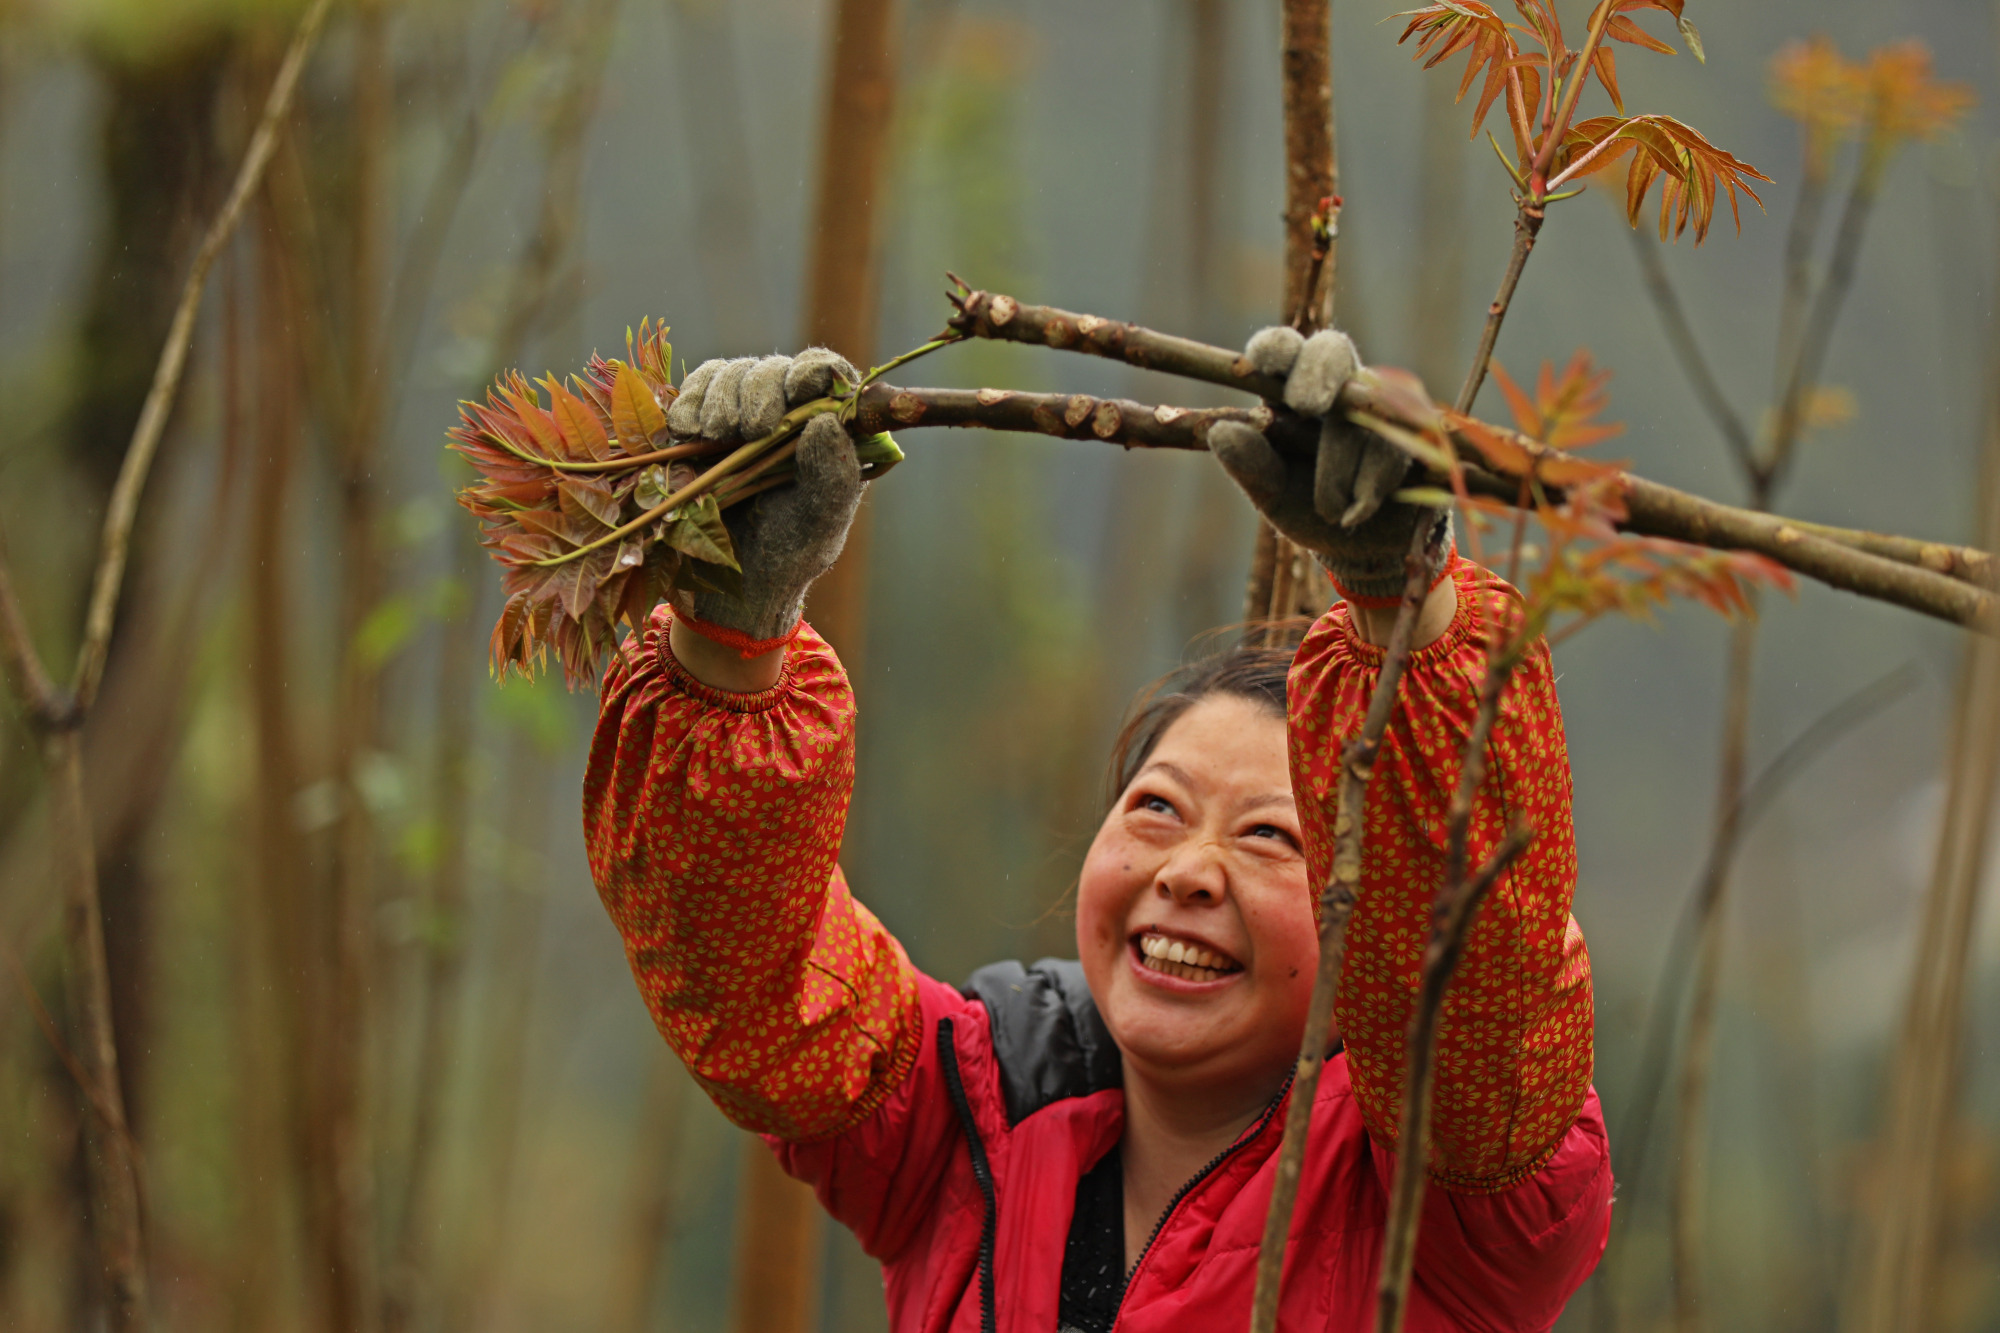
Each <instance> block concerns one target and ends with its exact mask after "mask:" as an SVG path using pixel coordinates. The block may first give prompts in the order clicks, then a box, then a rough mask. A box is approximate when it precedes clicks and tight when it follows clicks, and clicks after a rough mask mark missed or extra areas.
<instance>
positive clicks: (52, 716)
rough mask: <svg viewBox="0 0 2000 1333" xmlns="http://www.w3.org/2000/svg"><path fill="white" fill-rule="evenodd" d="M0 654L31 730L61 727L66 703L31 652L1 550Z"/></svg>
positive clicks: (25, 624)
mask: <svg viewBox="0 0 2000 1333" xmlns="http://www.w3.org/2000/svg"><path fill="white" fill-rule="evenodd" d="M0 654H4V655H5V659H6V667H7V675H8V677H9V678H10V679H11V680H12V681H13V685H14V692H15V694H16V695H17V696H18V697H19V698H20V700H21V703H22V704H23V706H24V707H26V709H27V711H28V716H29V719H30V721H32V723H33V724H34V726H35V729H36V730H37V731H44V732H46V731H50V730H53V729H55V728H56V727H59V726H62V725H63V724H64V722H65V721H66V720H67V719H68V717H69V714H70V711H71V710H70V705H69V701H68V700H67V699H66V698H64V697H63V695H62V693H61V692H60V691H59V690H57V688H56V683H55V682H54V681H52V680H50V679H49V673H48V670H47V668H45V667H44V666H43V665H42V659H41V656H40V654H38V653H36V651H35V642H34V639H33V637H32V636H30V635H29V633H28V621H27V617H26V616H24V615H23V614H22V613H21V601H20V598H18V597H17V596H15V594H14V576H13V574H12V573H11V572H9V569H8V564H7V554H6V552H5V551H4V550H0Z"/></svg>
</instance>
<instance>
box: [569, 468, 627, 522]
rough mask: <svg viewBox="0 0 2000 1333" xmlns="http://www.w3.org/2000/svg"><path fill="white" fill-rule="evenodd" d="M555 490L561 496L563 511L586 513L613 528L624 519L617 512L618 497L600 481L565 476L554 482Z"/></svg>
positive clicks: (580, 514)
mask: <svg viewBox="0 0 2000 1333" xmlns="http://www.w3.org/2000/svg"><path fill="white" fill-rule="evenodd" d="M556 490H557V492H558V493H559V494H560V495H561V497H562V501H563V506H562V507H563V512H564V513H567V514H572V515H576V516H579V517H580V516H582V515H588V516H590V517H591V518H594V519H596V520H597V521H598V522H599V523H602V524H603V525H604V526H605V527H607V528H615V527H617V526H618V525H619V524H620V523H622V522H623V521H624V519H623V518H622V517H621V516H620V514H619V509H620V506H619V503H618V497H617V496H616V495H614V494H612V492H611V488H610V487H609V486H606V485H605V484H604V483H603V482H601V481H597V480H595V479H594V478H590V477H584V476H567V477H564V478H563V479H562V480H561V481H559V482H557V483H556Z"/></svg>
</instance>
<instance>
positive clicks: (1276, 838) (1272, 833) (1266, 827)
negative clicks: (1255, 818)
mask: <svg viewBox="0 0 2000 1333" xmlns="http://www.w3.org/2000/svg"><path fill="white" fill-rule="evenodd" d="M1245 836H1247V837H1252V838H1264V839H1267V840H1269V841H1271V842H1276V843H1281V844H1283V845H1284V846H1285V847H1286V848H1288V849H1290V850H1292V851H1295V852H1296V851H1299V850H1300V847H1299V840H1298V839H1297V838H1296V837H1294V836H1293V835H1292V833H1291V831H1290V830H1289V829H1285V828H1280V827H1279V826H1278V825H1276V824H1257V825H1254V826H1253V827H1251V828H1250V829H1249V830H1248V832H1247V833H1246V835H1245Z"/></svg>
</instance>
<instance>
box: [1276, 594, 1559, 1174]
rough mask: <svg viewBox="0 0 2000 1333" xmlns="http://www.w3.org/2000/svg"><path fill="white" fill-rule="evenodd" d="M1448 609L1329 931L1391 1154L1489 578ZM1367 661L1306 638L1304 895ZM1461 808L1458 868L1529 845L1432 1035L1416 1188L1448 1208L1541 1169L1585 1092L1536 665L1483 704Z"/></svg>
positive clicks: (1331, 639)
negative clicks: (1348, 899)
mask: <svg viewBox="0 0 2000 1333" xmlns="http://www.w3.org/2000/svg"><path fill="white" fill-rule="evenodd" d="M1450 577H1451V578H1452V580H1453V582H1454V583H1455V584H1456V588H1457V593H1458V598H1457V601H1458V609H1457V612H1456V614H1455V615H1454V616H1453V617H1452V620H1451V622H1450V624H1449V626H1448V627H1446V628H1445V630H1444V632H1443V634H1441V635H1440V636H1439V637H1438V638H1437V639H1436V640H1435V641H1433V642H1431V643H1429V644H1427V645H1425V646H1424V647H1422V648H1419V649H1417V650H1416V652H1415V653H1414V654H1412V657H1411V661H1410V666H1409V670H1408V671H1407V673H1406V674H1405V675H1404V677H1403V685H1402V690H1401V694H1400V697H1399V701H1398V704H1397V707H1396V710H1395V712H1394V713H1392V714H1391V715H1390V722H1389V729H1388V732H1387V733H1386V735H1385V736H1384V738H1383V745H1382V751H1381V754H1380V756H1379V758H1378V759H1377V761H1376V764H1375V777H1374V780H1373V781H1372V782H1371V783H1370V784H1369V788H1368V813H1367V829H1366V834H1365V837H1364V841H1363V844H1362V868H1361V888H1360V893H1359V896H1358V898H1357V900H1356V903H1355V910H1354V916H1353V918H1352V920H1351V921H1350V922H1349V923H1348V927H1347V957H1346V962H1345V965H1344V967H1343V970H1342V973H1341V986H1340V991H1339V995H1338V998H1337V1002H1336V1005H1335V1010H1334V1016H1335V1020H1336V1022H1337V1023H1338V1025H1339V1029H1340V1033H1341V1037H1342V1040H1343V1041H1344V1042H1345V1044H1346V1049H1347V1063H1348V1068H1349V1070H1350V1072H1351V1075H1352V1078H1353V1083H1354V1093H1355V1097H1356V1099H1357V1100H1358V1101H1359V1103H1360V1105H1361V1110H1362V1115H1363V1118H1364V1120H1365V1121H1366V1123H1367V1125H1368V1130H1369V1134H1370V1136H1371V1137H1372V1138H1373V1139H1374V1140H1375V1141H1376V1142H1377V1143H1378V1144H1380V1145H1382V1146H1384V1147H1388V1148H1392V1149H1393V1148H1398V1147H1400V1146H1401V1145H1399V1144H1398V1143H1397V1142H1396V1134H1397V1129H1398V1126H1399V1125H1400V1123H1401V1119H1400V1118H1401V1110H1402V1092H1403V1068H1404V1061H1405V1039H1406V1036H1407V1033H1408V1031H1409V1021H1410V1013H1411V1009H1412V1006H1413V1004H1414V1001H1415V994H1416V989H1417V977H1418V973H1419V972H1420V971H1421V968H1422V958H1423V951H1424V945H1425V942H1426V940H1427V939H1428V938H1429V934H1430V907H1431V902H1432V899H1433V897H1434V895H1435V894H1436V891H1437V888H1438V885H1439V884H1440V883H1441V882H1442V880H1443V878H1444V861H1445V837H1446V834H1445V825H1446V813H1447V810H1448V808H1449V806H1450V803H1451V799H1452V794H1453V792H1454V791H1455V790H1456V789H1457V786H1458V779H1459V773H1460V771H1461V757H1462V754H1463V749H1464V744H1465V739H1466V737H1467V736H1468V735H1469V734H1470V733H1471V730H1472V724H1473V718H1474V714H1475V712H1476V709H1477V707H1478V695H1479V685H1480V681H1481V678H1482V677H1483V675H1484V671H1485V656H1484V644H1485V640H1486V636H1487V635H1488V633H1490V632H1492V630H1493V627H1494V625H1495V623H1496V619H1497V616H1496V612H1497V611H1498V608H1499V603H1500V602H1501V601H1502V600H1504V599H1505V598H1507V597H1509V596H1511V595H1512V593H1511V590H1510V589H1508V588H1507V587H1506V585H1505V584H1503V583H1501V582H1500V580H1499V579H1498V578H1496V577H1495V576H1494V575H1492V574H1490V573H1488V572H1486V571H1485V570H1482V569H1480V568H1479V567H1478V566H1476V565H1474V564H1472V563H1470V562H1469V561H1464V560H1454V561H1453V563H1452V565H1451V568H1450ZM1381 664H1382V650H1381V649H1380V648H1378V647H1376V646H1374V645H1372V644H1369V643H1366V642H1364V641H1363V640H1362V638H1361V636H1360V635H1359V634H1357V633H1356V632H1355V630H1354V627H1353V625H1352V623H1351V621H1350V618H1349V616H1348V614H1347V612H1346V609H1345V608H1339V609H1336V611H1334V612H1333V613H1330V614H1329V615H1328V616H1326V617H1325V618H1323V619H1322V620H1321V621H1320V623H1319V624H1318V625H1317V626H1315V627H1314V629H1313V631H1312V633H1311V634H1309V635H1308V636H1307V638H1306V641H1305V643H1304V644H1303V645H1301V647H1300V650H1299V656H1298V661H1297V663H1296V664H1295V666H1294V667H1293V670H1292V678H1291V689H1290V712H1291V720H1290V731H1291V751H1292V754H1291V759H1292V784H1293V790H1294V793H1295V795H1296V796H1297V798H1298V801H1299V814H1300V817H1301V820H1302V822H1303V830H1304V833H1305V841H1306V857H1307V861H1308V864H1309V865H1310V866H1311V873H1312V874H1313V876H1314V879H1315V882H1318V883H1324V882H1325V880H1326V877H1327V875H1328V874H1329V872H1330V870H1331V868H1332V864H1333V827H1334V815H1335V812H1336V806H1337V800H1336V796H1337V792H1338V786H1339V766H1340V752H1341V748H1342V747H1343V746H1344V745H1345V744H1346V742H1347V741H1348V740H1349V739H1351V738H1352V737H1353V736H1354V735H1355V734H1356V733H1358V732H1359V731H1360V729H1361V721H1362V717H1363V715H1364V714H1365V713H1366V711H1367V708H1368V701H1369V698H1370V696H1371V695H1372V694H1373V692H1374V688H1375V680H1376V678H1377V676H1378V675H1379V674H1380V671H1381ZM1488 758H1489V761H1490V762H1489V767H1488V772H1487V776H1486V781H1485V783H1484V784H1483V785H1482V786H1481V787H1480V789H1479V791H1478V794H1477V796H1476V798H1475V804H1474V812H1473V819H1472V826H1471V838H1470V851H1471V859H1472V863H1473V864H1475V865H1477V864H1479V863H1481V862H1483V861H1484V860H1485V859H1486V858H1487V857H1488V856H1489V855H1490V854H1491V853H1492V851H1493V849H1494V848H1495V847H1496V846H1497V845H1498V843H1499V841H1500V839H1501V838H1502V836H1503V835H1504V834H1505V832H1506V830H1507V827H1508V825H1509V824H1510V823H1511V822H1512V821H1515V820H1525V821H1526V822H1527V823H1528V824H1529V825H1530V826H1532V827H1533V829H1534V831H1535V837H1534V841H1533V843H1531V844H1530V845H1529V848H1528V850H1527V852H1526V853H1525V854H1524V855H1523V856H1522V857H1521V858H1520V859H1519V860H1518V861H1516V862H1515V863H1514V865H1513V866H1512V868H1510V869H1509V870H1508V872H1507V873H1506V874H1504V875H1503V876H1502V877H1501V878H1500V880H1499V882H1498V883H1497V884H1496V885H1495V886H1494V888H1493V891H1492V893H1491V894H1490V895H1489V896H1488V897H1487V900H1486V904H1485V906H1484V908H1483V909H1482V910H1481V912H1480V916H1479V921H1478V924H1477V925H1476V926H1475V927H1474V929H1473V933H1472V938H1471V941H1470V943H1469V945H1468V947H1467V950H1466V955H1465V960H1464V962H1463V964H1462V965H1461V966H1460V968H1459V971H1458V974H1457V976H1456V977H1455V978H1454V980H1453V983H1452V988H1451V990H1450V992H1449V993H1448V994H1447V996H1446V999H1445V1006H1444V1010H1443V1013H1442V1015H1441V1017H1440V1025H1439V1034H1438V1050H1437V1069H1438V1082H1437V1092H1436V1100H1435V1102H1434V1111H1433V1127H1432V1131H1431V1162H1430V1166H1431V1173H1432V1177H1433V1178H1434V1179H1435V1180H1436V1181H1437V1182H1438V1183H1439V1184H1441V1185H1444V1186H1445V1187H1446V1188H1448V1189H1453V1190H1460V1191H1467V1192H1483V1191H1492V1190H1500V1189H1505V1188H1507V1187H1509V1186H1511V1185H1513V1184H1515V1183H1517V1182H1518V1181H1520V1180H1521V1179H1523V1178H1524V1177H1526V1176H1528V1175H1530V1174H1532V1173H1533V1172H1534V1171H1535V1170H1536V1169H1537V1168H1539V1167H1540V1166H1541V1165H1542V1164H1543V1163H1544V1162H1546V1161H1547V1160H1548V1158H1549V1157H1550V1155H1551V1154H1553V1153H1554V1152H1555V1150H1556V1148H1557V1146H1558V1145H1559V1144H1560V1143H1561V1142H1562V1140H1563V1138H1564V1136H1565V1135H1566V1134H1567V1133H1568V1131H1569V1129H1570V1127H1571V1125H1572V1123H1574V1121H1575V1120H1576V1116H1577V1113H1578V1111H1579V1110H1581V1109H1582V1107H1583V1104H1584V1100H1585V1098H1586V1096H1587V1095H1588V1093H1589V1089H1590V1072H1591V992H1590V963H1589V958H1588V955H1587V954H1586V953H1585V951H1584V945H1583V935H1582V933H1581V932H1580V931H1579V930H1578V929H1577V927H1576V922H1575V920H1574V919H1573V918H1572V917H1571V916H1570V903H1571V899H1572V897H1573V895H1574V893H1575V889H1576V841H1575V833H1574V830H1573V827H1572V825H1571V821H1570V772H1569V756H1568V751H1567V748H1566V746H1565V743H1564V739H1563V729H1562V711H1561V709H1560V707H1559V706H1558V704H1557V702H1556V694H1555V682H1554V678H1553V674H1552V672H1551V669H1550V663H1549V654H1548V649H1547V648H1546V646H1542V645H1538V646H1537V647H1536V649H1535V651H1534V652H1533V653H1532V654H1531V655H1530V656H1529V658H1528V660H1527V661H1526V662H1525V663H1523V664H1522V666H1521V667H1520V669H1519V670H1518V671H1517V672H1516V673H1515V676H1514V679H1513V682H1512V683H1511V684H1510V686H1509V687H1508V690H1507V693H1506V694H1505V695H1504V696H1503V697H1502V700H1501V707H1500V714H1499V717H1498V719H1497V720H1496V722H1495V725H1494V729H1493V736H1492V740H1491V742H1490V746H1489V754H1488Z"/></svg>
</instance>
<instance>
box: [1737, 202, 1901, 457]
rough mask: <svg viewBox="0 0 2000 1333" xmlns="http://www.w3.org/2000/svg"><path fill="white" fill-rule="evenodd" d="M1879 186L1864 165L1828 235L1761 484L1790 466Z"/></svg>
mask: <svg viewBox="0 0 2000 1333" xmlns="http://www.w3.org/2000/svg"><path fill="white" fill-rule="evenodd" d="M1878 187H1879V178H1878V174H1877V169H1875V168H1873V167H1871V166H1864V167H1863V168H1862V171H1861V175H1860V177H1859V178H1858V179H1857V180H1856V181H1855V183H1854V191H1853V193H1852V194H1850V195H1849V196H1848V199H1847V207H1846V209H1845V210H1843V212H1842V214H1841V218H1840V231H1839V232H1838V233H1837V235H1836V237H1835V239H1834V245H1833V258H1832V260H1831V262H1830V263H1829V264H1828V266H1827V274H1826V282H1825V283H1824V285H1822V286H1821V287H1820V289H1819V297H1818V299H1817V300H1815V301H1814V302H1813V306H1812V315H1811V317H1810V318H1809V319H1808V320H1807V322H1806V326H1805V328H1804V329H1803V330H1802V331H1801V332H1800V334H1799V339H1798V355H1797V358H1796V359H1795V360H1794V361H1793V362H1792V364H1791V368H1790V371H1789V373H1788V374H1787V377H1786V380H1785V392H1784V396H1783V398H1782V399H1781V400H1780V401H1779V404H1778V422H1777V425H1776V427H1775V428H1774V429H1773V430H1772V433H1771V452H1770V455H1769V456H1768V457H1767V458H1766V459H1764V462H1763V466H1762V467H1761V468H1760V469H1759V470H1758V477H1759V479H1760V482H1761V484H1762V485H1763V486H1764V487H1765V489H1766V490H1767V491H1768V490H1770V489H1772V488H1774V487H1775V486H1776V485H1777V483H1778V482H1779V481H1780V480H1781V479H1782V478H1783V477H1784V474H1785V471H1786V469H1787V468H1788V467H1790V465H1791V462H1792V457H1793V453H1794V451H1795V450H1796V449H1797V446H1798V441H1799V432H1800V430H1801V428H1802V427H1803V425H1804V422H1805V408H1806V395H1807V394H1808V393H1810V392H1811V391H1812V389H1813V387H1814V385H1816V384H1817V383H1818V382H1819V375H1820V372H1821V371H1822V370H1823V369H1825V368H1826V356H1827V353H1828V351H1830V350H1831V349H1832V346H1833V329H1834V325H1835V324H1836V323H1838V322H1839V320H1840V308H1841V306H1842V305H1843V304H1845V303H1846V301H1847V294H1848V292H1849V291H1851V290H1852V289H1853V287H1854V273H1855V269H1856V268H1857V267H1858V266H1859V264H1860V260H1861V243H1862V241H1863V239H1865V237H1866V236H1867V232H1868V218H1869V215H1870V214H1871V213H1872V212H1873V211H1874V206H1875V195H1876V191H1877V189H1878Z"/></svg>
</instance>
